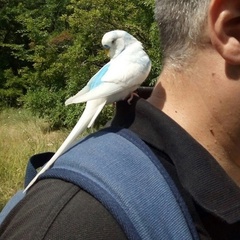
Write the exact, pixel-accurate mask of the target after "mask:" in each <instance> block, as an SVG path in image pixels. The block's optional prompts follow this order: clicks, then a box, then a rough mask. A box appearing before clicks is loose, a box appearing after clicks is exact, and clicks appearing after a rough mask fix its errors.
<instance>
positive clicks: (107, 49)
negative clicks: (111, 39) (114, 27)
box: [103, 45, 110, 57]
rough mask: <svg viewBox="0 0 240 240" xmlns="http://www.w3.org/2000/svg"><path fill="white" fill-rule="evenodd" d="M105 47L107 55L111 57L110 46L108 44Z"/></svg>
mask: <svg viewBox="0 0 240 240" xmlns="http://www.w3.org/2000/svg"><path fill="white" fill-rule="evenodd" d="M103 47H104V50H105V53H106V54H107V56H108V57H110V47H109V46H108V45H104V46H103Z"/></svg>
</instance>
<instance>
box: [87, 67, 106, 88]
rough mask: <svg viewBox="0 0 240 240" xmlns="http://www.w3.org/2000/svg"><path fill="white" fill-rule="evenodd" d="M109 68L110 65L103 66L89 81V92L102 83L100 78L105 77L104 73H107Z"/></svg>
mask: <svg viewBox="0 0 240 240" xmlns="http://www.w3.org/2000/svg"><path fill="white" fill-rule="evenodd" d="M109 67H110V63H108V64H106V65H104V66H103V67H102V68H101V69H100V70H99V71H98V72H97V73H96V74H95V75H94V76H93V78H92V79H91V81H90V82H89V87H90V90H92V89H94V88H95V87H98V86H99V85H100V84H101V83H102V77H103V76H104V75H105V73H106V72H107V71H108V69H109Z"/></svg>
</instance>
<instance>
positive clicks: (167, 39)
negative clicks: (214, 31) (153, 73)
mask: <svg viewBox="0 0 240 240" xmlns="http://www.w3.org/2000/svg"><path fill="white" fill-rule="evenodd" d="M210 1H211V0H156V8H155V18H156V21H157V23H158V26H159V29H160V38H161V47H162V51H163V60H164V64H171V65H172V66H175V67H180V66H182V65H184V63H186V61H188V60H189V58H190V57H191V56H192V55H193V53H194V49H195V48H196V47H199V46H200V45H202V43H203V38H204V36H203V29H204V26H206V23H207V12H208V7H209V3H210Z"/></svg>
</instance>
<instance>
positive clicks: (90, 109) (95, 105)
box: [24, 99, 106, 192]
mask: <svg viewBox="0 0 240 240" xmlns="http://www.w3.org/2000/svg"><path fill="white" fill-rule="evenodd" d="M105 103H106V100H104V99H96V100H92V101H89V102H87V104H86V107H85V110H84V112H83V114H82V116H81V118H80V119H79V120H78V122H77V124H76V125H75V126H74V128H73V130H72V131H71V132H70V134H69V135H68V137H67V138H66V140H65V141H64V142H63V143H62V145H61V146H60V148H59V149H58V150H57V151H56V153H55V154H54V155H53V156H52V158H51V159H50V160H49V161H48V162H47V163H46V164H45V165H44V167H43V168H42V169H41V170H40V172H39V173H38V174H37V175H36V176H35V177H34V178H33V179H32V181H31V182H30V183H29V184H28V185H27V187H26V188H25V189H24V192H26V191H27V190H28V189H29V188H30V187H31V186H32V185H33V184H34V183H35V182H36V180H37V179H38V177H39V176H40V175H41V174H42V173H44V172H45V171H46V170H47V169H49V168H50V167H51V165H52V164H53V163H54V162H55V161H56V160H57V159H58V158H59V157H60V155H62V154H63V153H64V152H65V151H66V150H68V149H69V147H70V146H71V144H72V143H73V142H74V141H75V140H76V138H77V137H78V136H79V135H80V134H81V133H82V132H83V131H84V130H85V129H86V128H87V126H89V125H90V123H91V122H94V120H95V119H96V118H97V116H98V114H99V113H100V112H101V110H102V109H103V107H104V105H105Z"/></svg>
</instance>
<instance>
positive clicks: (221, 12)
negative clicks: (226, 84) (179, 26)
mask: <svg viewBox="0 0 240 240" xmlns="http://www.w3.org/2000/svg"><path fill="white" fill-rule="evenodd" d="M208 28H209V35H210V38H211V42H212V45H213V46H214V47H215V48H216V50H217V51H218V52H219V54H220V55H221V56H222V57H223V58H224V59H225V61H226V62H227V63H228V64H232V65H240V1H239V0H212V1H211V4H210V8H209V12H208Z"/></svg>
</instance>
